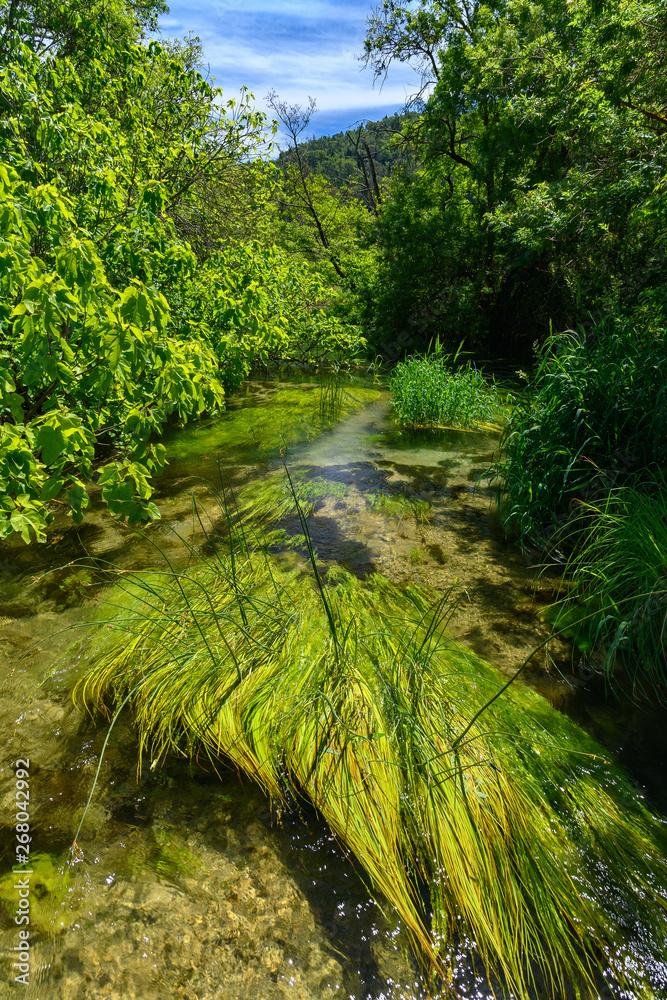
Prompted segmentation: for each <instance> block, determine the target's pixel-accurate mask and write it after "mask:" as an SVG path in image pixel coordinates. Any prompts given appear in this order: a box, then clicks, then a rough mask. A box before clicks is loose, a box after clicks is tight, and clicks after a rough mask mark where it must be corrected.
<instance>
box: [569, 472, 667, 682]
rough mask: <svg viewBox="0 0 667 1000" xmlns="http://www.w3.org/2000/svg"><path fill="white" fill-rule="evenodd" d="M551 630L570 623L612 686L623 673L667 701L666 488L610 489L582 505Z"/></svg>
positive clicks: (577, 637)
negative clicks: (565, 589)
mask: <svg viewBox="0 0 667 1000" xmlns="http://www.w3.org/2000/svg"><path fill="white" fill-rule="evenodd" d="M574 525H575V530H576V533H577V545H576V548H575V549H574V551H573V553H572V555H571V556H570V559H569V561H568V564H567V570H568V575H569V577H570V581H571V588H570V590H569V593H568V596H567V599H566V600H565V601H564V602H563V603H562V604H561V605H560V607H559V608H558V609H557V616H556V618H555V624H554V627H555V628H557V629H560V628H562V627H563V625H567V623H568V621H570V620H571V621H572V622H573V626H574V627H573V629H572V632H573V635H574V637H575V638H576V639H577V640H578V641H579V644H580V645H581V646H585V645H588V647H589V649H594V650H596V651H597V660H598V664H599V666H600V668H601V669H602V671H603V672H604V674H605V676H606V678H607V679H608V681H609V682H610V683H613V681H614V674H615V672H616V669H617V668H618V667H619V666H620V667H622V668H623V671H624V673H625V674H626V676H629V678H630V680H631V682H632V684H633V687H634V689H635V692H636V693H637V694H638V695H641V696H643V697H650V696H652V695H654V694H656V693H657V694H658V695H659V696H660V698H661V700H662V701H663V702H664V701H665V700H666V699H667V489H666V488H665V485H664V484H662V485H661V486H660V487H658V486H656V487H655V489H654V492H653V493H652V494H649V493H647V492H640V491H638V490H635V489H632V488H630V487H626V488H622V489H618V490H613V491H612V492H611V493H610V494H609V495H608V496H606V497H605V498H604V499H603V500H601V501H598V502H597V503H589V504H582V505H581V513H580V515H579V518H578V521H575V522H574Z"/></svg>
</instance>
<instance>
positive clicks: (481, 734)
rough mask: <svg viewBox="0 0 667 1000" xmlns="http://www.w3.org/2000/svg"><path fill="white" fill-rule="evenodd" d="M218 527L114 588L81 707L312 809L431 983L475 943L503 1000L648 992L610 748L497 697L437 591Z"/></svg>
mask: <svg viewBox="0 0 667 1000" xmlns="http://www.w3.org/2000/svg"><path fill="white" fill-rule="evenodd" d="M299 516H300V517H301V518H302V524H303V527H304V537H305V539H306V542H307V544H309V536H308V532H307V525H306V523H305V515H304V514H303V511H302V510H301V509H299ZM230 524H231V528H230V530H231V538H230V547H229V548H228V549H227V550H225V551H223V550H222V549H221V548H220V547H217V548H216V550H215V551H214V552H213V553H212V554H211V555H210V556H209V557H207V558H202V559H200V560H198V561H197V562H193V563H192V565H190V566H189V567H188V569H187V570H178V569H177V568H175V567H172V568H169V569H168V570H166V571H165V572H163V573H155V572H154V573H146V574H135V575H132V576H129V575H128V576H125V577H122V578H121V580H120V582H119V583H118V585H117V588H116V591H115V594H114V596H113V597H112V599H111V604H112V612H113V613H112V614H111V615H110V616H109V617H108V619H107V621H106V622H105V623H104V625H106V626H107V627H101V628H100V629H99V630H98V631H97V632H96V633H95V634H94V636H93V638H92V640H91V642H90V647H89V650H88V654H87V655H88V666H87V668H86V670H85V672H84V673H83V675H82V676H81V678H80V680H79V682H78V684H77V687H76V692H75V693H76V698H77V700H78V702H79V704H80V705H82V706H85V707H87V708H88V709H89V710H91V711H97V710H100V709H101V710H103V711H106V712H107V713H108V714H111V713H112V712H113V711H114V709H115V707H116V706H118V705H121V704H123V703H124V702H125V701H126V702H127V703H128V704H129V706H130V709H131V712H132V715H133V718H134V721H135V725H136V727H137V731H138V734H139V741H140V744H141V748H142V750H149V751H150V753H151V756H152V758H153V760H154V761H156V762H157V761H158V759H159V758H160V756H161V754H162V753H164V752H166V751H176V752H179V753H185V754H197V753H202V752H204V751H206V752H208V753H209V754H211V755H212V756H213V757H215V758H219V757H222V758H223V759H225V760H227V761H228V762H229V763H230V764H231V765H232V766H234V767H236V768H237V769H238V770H239V771H240V772H242V773H245V774H247V775H249V776H251V777H252V778H253V779H254V780H256V781H257V782H258V783H259V784H260V785H261V786H262V788H263V789H264V790H265V791H266V792H267V793H268V794H269V795H270V796H271V798H272V799H273V801H274V803H276V804H277V805H278V806H279V807H282V808H287V807H288V805H289V804H290V803H292V802H293V801H294V800H295V799H296V800H297V801H299V800H301V799H303V798H306V799H307V800H309V801H310V802H311V803H312V804H313V805H314V806H315V807H316V808H317V809H318V810H319V812H320V813H321V815H322V816H323V817H324V819H325V820H326V821H327V823H328V824H329V826H330V828H331V829H332V831H333V832H334V833H335V834H336V836H337V837H338V839H339V840H340V842H341V843H342V845H343V846H344V847H345V848H346V849H347V850H349V851H350V852H351V853H353V854H354V855H355V857H356V858H357V859H358V861H359V862H360V864H361V865H362V867H363V869H364V870H365V872H366V874H367V877H368V879H369V882H370V883H371V885H372V887H373V888H374V890H375V891H377V892H381V893H382V894H383V895H384V896H385V897H386V898H387V899H388V900H389V901H390V902H391V903H392V904H393V905H394V906H395V907H396V909H397V911H398V913H399V914H400V916H401V918H402V920H403V923H404V925H405V928H406V930H407V932H408V934H409V936H410V938H411V940H412V943H413V946H414V949H415V952H416V954H417V955H418V956H419V957H420V960H421V962H422V964H423V967H424V972H425V975H426V976H427V978H430V979H432V980H433V981H434V982H436V983H437V982H441V983H442V982H447V981H448V978H449V976H450V975H451V972H450V960H451V953H452V951H453V950H454V949H455V948H456V946H457V945H458V944H459V943H460V942H461V941H466V940H470V941H474V942H475V946H476V950H477V952H478V954H479V955H481V958H482V961H483V963H484V965H485V967H486V970H487V972H488V973H489V974H491V975H494V976H497V977H499V978H500V980H501V981H502V982H504V983H505V985H506V989H508V990H511V991H512V992H513V993H514V995H515V996H516V997H520V998H527V997H528V996H529V994H530V991H531V989H532V988H533V986H534V980H535V976H536V975H538V974H539V975H540V976H541V977H542V978H543V979H544V981H545V982H546V984H547V988H548V990H549V992H550V993H551V994H552V995H554V996H559V997H560V996H562V994H563V991H564V989H565V985H564V984H565V982H570V983H573V984H575V985H576V986H577V988H580V989H583V990H589V991H590V990H592V989H593V979H594V976H595V974H596V970H597V969H598V968H599V966H600V965H601V964H602V963H604V964H605V965H607V966H611V967H612V970H613V972H614V973H615V975H616V976H617V978H618V979H619V981H622V982H628V981H631V985H632V988H633V990H635V995H636V996H637V997H645V998H646V1000H649V998H650V997H652V993H651V990H650V987H649V986H648V985H647V983H646V982H645V981H644V979H643V977H642V976H636V977H635V976H634V975H633V972H632V966H628V967H626V964H625V961H624V956H626V955H627V954H629V951H628V949H629V948H630V947H631V944H632V933H631V930H628V928H632V926H633V922H639V923H640V924H641V926H642V928H643V929H642V934H643V936H644V938H646V937H651V936H653V937H655V939H656V941H657V942H658V943H657V945H656V948H657V949H658V951H657V953H658V954H659V953H660V948H661V947H664V943H665V942H664V936H665V935H664V930H665V910H666V908H667V899H666V893H665V888H664V887H665V886H666V885H667V865H666V864H665V858H664V851H663V848H664V844H662V843H661V835H662V834H661V830H660V827H659V825H658V824H657V823H656V822H655V821H654V820H653V819H652V817H651V816H650V814H649V813H648V812H647V811H646V809H645V808H644V807H643V805H642V803H641V801H640V800H639V799H638V798H637V797H636V795H635V794H634V792H633V790H632V789H631V787H630V784H629V782H628V781H627V779H626V778H625V777H624V775H623V774H622V772H620V771H619V770H618V769H617V768H615V767H613V766H612V765H610V764H609V762H608V761H606V760H605V759H604V752H603V751H602V749H601V748H600V747H599V746H598V745H597V744H596V743H595V742H594V741H593V740H591V739H590V738H589V737H588V736H586V735H585V734H584V733H583V732H582V731H581V730H580V729H579V728H578V727H577V726H576V725H575V724H574V723H572V722H571V721H570V720H569V719H567V718H566V717H564V716H562V715H560V714H559V713H557V712H556V711H555V710H553V709H552V708H551V707H550V706H549V705H548V703H547V702H545V701H544V700H543V699H542V698H540V697H539V696H538V695H537V694H535V693H534V692H532V691H530V690H529V689H526V688H523V687H519V686H516V685H514V686H510V688H509V689H508V690H507V691H505V693H504V694H502V696H500V697H496V696H497V695H498V692H499V690H500V689H501V688H502V686H503V684H505V683H506V679H505V678H504V677H503V676H502V675H501V674H500V673H499V671H498V670H496V669H495V668H494V667H492V666H491V665H489V664H486V663H484V662H483V661H481V660H479V659H478V658H476V657H475V656H473V655H472V654H471V653H470V652H468V651H466V650H464V649H462V648H461V647H459V646H458V645H457V644H456V643H454V642H453V641H451V640H449V639H448V638H447V636H446V633H445V631H444V627H445V625H446V623H447V620H448V616H449V614H450V613H451V601H450V600H449V598H444V599H442V600H440V601H438V602H437V603H435V604H432V602H431V599H430V598H429V595H428V594H427V593H426V592H424V591H422V590H419V589H416V588H407V589H405V590H403V591H399V590H398V589H397V588H396V587H394V586H392V585H391V584H389V583H388V582H387V581H386V580H383V579H382V578H380V577H373V578H371V579H369V580H368V581H366V582H364V583H362V582H359V581H358V580H356V579H355V578H353V577H351V576H350V575H348V574H346V573H344V572H343V571H341V570H339V571H338V572H336V573H329V575H328V577H327V581H326V582H325V581H323V580H322V579H321V578H320V576H319V574H318V573H317V570H316V569H315V560H314V554H313V553H312V547H310V552H311V557H312V566H313V568H314V572H312V573H306V572H303V571H292V572H287V571H285V570H284V569H281V568H280V567H279V566H278V565H276V564H275V563H274V562H272V560H271V559H270V558H269V557H268V556H267V555H266V553H265V552H263V551H261V549H257V548H255V547H254V545H253V544H252V543H251V542H250V541H249V538H250V533H249V532H246V531H244V527H243V522H240V521H238V520H236V521H235V520H233V519H230ZM232 553H233V557H232ZM108 626H111V628H109V627H108ZM485 706H486V708H485ZM476 716H477V718H475V717H476ZM426 892H428V895H429V897H430V902H428V903H426V902H425V893H426ZM605 956H606V957H605Z"/></svg>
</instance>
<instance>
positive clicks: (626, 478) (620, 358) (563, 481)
mask: <svg viewBox="0 0 667 1000" xmlns="http://www.w3.org/2000/svg"><path fill="white" fill-rule="evenodd" d="M666 371H667V335H666V333H665V331H664V330H663V329H660V330H657V331H656V330H652V329H650V328H644V329H638V328H636V327H635V326H634V325H633V324H631V323H630V322H629V321H627V320H623V319H615V320H609V321H606V322H604V323H601V324H600V325H599V326H598V327H597V328H596V329H595V330H594V331H592V332H591V333H590V334H589V335H588V336H586V335H585V334H574V333H573V334H568V335H564V336H562V337H557V338H555V339H553V340H551V341H549V342H548V343H547V344H546V345H545V347H544V349H543V352H542V360H541V363H540V366H539V368H538V371H537V373H536V374H535V376H534V378H533V380H532V382H531V384H530V386H529V387H528V389H527V390H526V391H525V393H524V395H523V397H522V399H521V400H519V402H518V404H517V406H516V407H515V409H514V411H513V414H512V418H511V420H510V422H509V425H508V427H507V429H506V431H505V435H504V439H503V442H502V448H503V452H504V458H503V460H502V462H501V463H499V465H498V466H497V467H496V473H497V474H498V475H499V476H501V477H502V490H503V492H504V495H505V498H506V504H507V507H506V517H507V522H508V526H509V527H510V528H511V529H512V530H513V531H515V532H516V533H517V534H518V536H519V538H520V540H521V541H524V542H528V541H530V542H531V544H535V543H539V544H540V545H541V546H542V547H543V548H546V549H548V548H553V546H554V544H556V543H557V541H558V539H559V538H560V537H561V536H560V535H559V534H558V532H559V530H562V528H563V525H565V524H566V523H567V522H568V519H569V517H570V512H571V509H572V503H573V502H574V501H576V500H594V499H598V498H599V497H601V496H604V495H605V494H606V493H607V492H608V491H609V489H611V488H613V487H615V486H621V485H625V484H627V485H630V484H633V485H636V486H637V487H638V488H639V489H642V488H643V485H642V484H646V485H647V487H648V488H649V489H651V488H652V486H651V484H652V483H654V482H655V480H656V477H659V476H660V469H664V468H666V467H667V383H666V380H665V372H666Z"/></svg>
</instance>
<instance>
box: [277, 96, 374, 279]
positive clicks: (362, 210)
mask: <svg viewBox="0 0 667 1000" xmlns="http://www.w3.org/2000/svg"><path fill="white" fill-rule="evenodd" d="M266 100H267V102H268V104H269V107H270V108H272V109H273V111H274V112H275V114H276V115H277V116H278V119H279V120H280V123H281V125H282V128H283V133H284V136H285V137H286V139H287V142H288V149H287V150H286V151H285V153H284V154H283V158H282V163H281V175H282V180H281V183H280V184H279V187H278V191H277V199H278V207H279V213H280V220H281V225H280V229H279V233H280V235H279V237H278V238H279V240H280V242H281V245H283V246H284V247H285V248H286V249H287V250H288V251H289V252H290V253H295V254H298V255H299V256H300V257H304V258H305V259H306V260H307V261H309V262H312V263H313V264H314V265H315V266H316V268H317V269H318V271H320V272H321V273H322V274H323V276H324V278H325V280H327V281H328V283H329V284H333V285H340V286H341V287H342V288H343V289H347V290H352V291H354V290H355V288H356V285H357V280H356V276H357V275H358V274H359V272H362V273H363V272H364V271H365V270H366V269H367V268H368V267H369V266H370V264H371V261H372V258H373V251H372V247H371V245H370V244H371V230H372V215H371V213H370V212H369V211H368V209H367V208H366V207H365V206H364V205H363V204H362V203H361V202H360V201H359V200H358V199H356V198H355V197H353V195H352V193H351V192H350V191H349V190H345V189H343V190H339V189H337V188H336V187H335V186H334V185H332V184H331V183H330V182H329V181H328V180H327V179H326V178H324V177H322V176H321V175H319V174H315V173H313V171H312V170H311V168H310V166H309V163H308V160H307V156H306V150H305V148H304V145H303V142H302V140H301V136H302V135H303V133H304V132H305V130H306V129H307V128H308V125H309V123H310V120H311V118H312V116H313V115H314V114H315V112H316V110H317V109H316V105H315V101H314V100H313V99H312V98H309V103H308V105H307V106H306V107H303V106H302V105H300V104H288V103H287V102H286V101H281V100H280V98H279V96H278V94H276V93H275V91H272V92H271V93H270V94H268V96H267V98H266Z"/></svg>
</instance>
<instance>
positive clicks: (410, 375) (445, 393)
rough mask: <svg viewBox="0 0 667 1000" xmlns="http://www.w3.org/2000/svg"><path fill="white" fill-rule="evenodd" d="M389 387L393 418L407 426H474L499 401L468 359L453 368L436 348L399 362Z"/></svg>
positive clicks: (484, 418)
mask: <svg viewBox="0 0 667 1000" xmlns="http://www.w3.org/2000/svg"><path fill="white" fill-rule="evenodd" d="M454 360H455V359H454ZM389 387H390V389H391V391H392V394H393V397H394V412H395V414H396V419H397V421H398V422H399V423H401V424H403V425H404V426H408V427H441V426H450V427H452V426H453V427H475V426H477V425H478V424H479V423H481V422H484V421H488V420H490V419H491V416H492V415H493V413H494V411H495V410H496V409H497V408H498V406H499V405H500V394H499V393H498V391H497V390H496V389H495V387H493V386H490V385H488V383H487V382H486V381H485V379H484V376H483V375H482V374H481V372H479V371H478V370H477V369H476V368H475V367H474V366H473V365H472V364H471V363H470V362H468V364H466V365H465V367H463V368H459V369H458V370H456V371H455V370H454V369H453V367H452V364H451V359H450V357H449V355H446V354H443V353H441V352H440V351H439V350H436V352H435V353H433V354H423V355H415V357H413V358H408V360H407V361H402V362H400V363H399V364H398V365H397V366H396V368H395V369H394V371H393V373H392V376H391V379H390V381H389Z"/></svg>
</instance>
